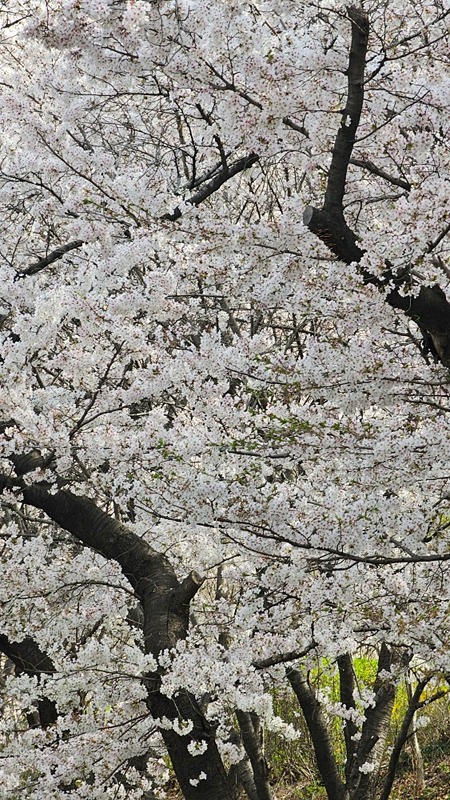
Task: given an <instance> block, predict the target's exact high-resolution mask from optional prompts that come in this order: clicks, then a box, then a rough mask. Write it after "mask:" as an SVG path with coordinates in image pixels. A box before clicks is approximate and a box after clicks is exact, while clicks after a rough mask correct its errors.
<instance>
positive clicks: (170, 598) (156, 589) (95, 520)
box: [3, 478, 237, 800]
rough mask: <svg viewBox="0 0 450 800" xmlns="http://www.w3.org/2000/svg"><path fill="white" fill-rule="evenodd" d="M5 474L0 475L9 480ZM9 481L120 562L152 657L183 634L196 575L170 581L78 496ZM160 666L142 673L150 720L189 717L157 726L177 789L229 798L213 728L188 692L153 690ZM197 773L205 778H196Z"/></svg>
mask: <svg viewBox="0 0 450 800" xmlns="http://www.w3.org/2000/svg"><path fill="white" fill-rule="evenodd" d="M11 484H12V479H11V478H7V479H4V480H3V485H11ZM15 485H16V487H17V486H20V487H21V489H22V496H23V500H24V502H25V503H27V504H28V505H32V506H34V507H36V508H39V509H41V510H42V511H44V512H45V513H46V514H47V515H48V516H49V517H50V519H52V520H54V522H56V523H57V524H58V525H60V526H61V527H62V528H64V530H66V531H68V532H69V533H71V534H72V535H73V536H75V537H76V538H77V539H78V540H79V541H80V542H82V543H83V544H84V545H86V546H87V547H90V548H92V549H94V550H96V551H97V552H99V553H101V554H102V555H103V556H104V557H105V558H107V559H113V560H115V561H117V562H118V564H119V565H120V566H121V568H122V571H123V573H124V575H125V576H126V577H127V578H128V580H129V581H130V583H131V585H132V586H133V588H134V590H135V592H136V594H137V596H138V598H139V599H140V602H141V604H142V608H143V612H144V623H143V629H144V641H145V649H146V652H147V653H151V654H152V655H153V656H155V657H157V656H158V654H159V653H160V652H161V650H165V649H171V648H173V647H174V646H175V645H176V643H177V641H178V640H179V639H180V638H184V637H185V636H186V633H187V629H188V624H189V604H190V601H191V600H192V598H193V597H194V595H195V593H196V592H197V591H198V589H199V587H200V585H201V583H202V579H201V578H200V576H199V575H198V574H197V573H195V572H192V573H191V574H190V575H188V576H187V577H186V578H185V579H184V580H183V581H182V582H180V581H178V579H177V577H176V575H175V573H174V571H173V568H172V565H171V563H170V561H169V559H168V558H167V557H166V556H164V555H162V554H160V553H158V552H157V551H156V550H155V549H153V548H152V547H151V546H150V545H149V544H147V543H146V542H145V541H144V540H143V539H140V538H139V537H138V536H135V535H134V534H133V533H132V532H131V531H129V530H128V529H127V528H126V527H125V526H124V525H122V524H121V523H120V522H118V521H117V520H115V519H113V518H111V517H110V516H109V515H108V514H106V513H105V512H104V511H102V510H101V509H100V508H98V507H97V506H96V504H95V503H94V502H93V501H92V500H90V499H88V498H86V497H78V496H76V495H74V494H72V493H71V492H69V491H59V492H57V493H56V494H50V493H49V492H48V491H47V490H46V489H45V488H44V487H42V486H37V485H34V486H33V485H30V486H26V485H25V484H24V483H23V482H22V481H21V479H20V478H18V479H16V480H15ZM161 676H162V671H160V670H158V671H157V672H155V673H152V674H149V675H147V677H146V686H147V692H148V700H147V703H148V707H149V710H150V711H151V713H152V715H153V716H154V717H155V719H160V718H163V717H165V718H167V719H169V720H171V721H174V720H177V721H185V722H188V723H190V726H191V730H190V732H189V735H186V736H180V735H178V734H177V733H176V732H175V731H174V730H162V731H161V734H162V737H163V739H164V742H165V744H166V747H167V750H168V753H169V756H170V758H171V761H172V764H173V768H174V770H175V773H176V776H177V779H178V782H179V784H180V788H181V790H182V792H183V794H184V796H185V798H186V800H236V796H237V793H236V789H235V788H234V787H233V785H232V782H231V781H230V780H229V778H228V775H227V773H226V770H225V768H224V765H223V763H222V760H221V758H220V755H219V752H218V749H217V744H216V741H215V736H214V730H213V728H212V727H211V725H210V724H209V722H208V721H207V719H206V718H205V716H204V714H203V713H202V711H201V710H200V708H199V705H198V703H197V701H196V699H195V697H193V696H192V695H191V694H190V693H188V692H185V691H181V692H179V693H178V695H177V696H176V697H174V698H173V699H172V698H168V697H166V696H165V695H164V694H163V693H162V692H161V691H160V687H161ZM196 740H197V741H205V742H206V743H207V745H208V747H207V750H206V752H205V753H203V754H201V755H197V756H195V757H193V756H191V754H190V753H189V751H188V749H187V748H188V745H189V744H190V743H191V742H192V741H196ZM201 772H203V773H204V774H205V775H206V779H204V780H200V781H199V783H198V784H197V785H192V783H191V781H192V780H194V781H195V780H196V779H197V778H198V775H199V774H200V773H201Z"/></svg>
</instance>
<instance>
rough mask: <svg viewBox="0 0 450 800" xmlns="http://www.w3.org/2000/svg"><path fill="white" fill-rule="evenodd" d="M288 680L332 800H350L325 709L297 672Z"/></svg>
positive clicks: (304, 679) (290, 671)
mask: <svg viewBox="0 0 450 800" xmlns="http://www.w3.org/2000/svg"><path fill="white" fill-rule="evenodd" d="M286 675H287V678H288V680H289V682H290V684H291V686H292V688H293V690H294V692H295V695H296V697H297V700H298V702H299V705H300V708H301V709H302V712H303V716H304V717H305V721H306V724H307V726H308V730H309V733H310V736H311V740H312V743H313V747H314V753H315V756H316V761H317V766H318V769H319V772H320V775H321V778H322V781H323V785H324V786H325V789H326V792H327V796H328V799H329V800H346V794H345V784H344V782H343V781H342V779H341V776H340V774H339V770H338V766H337V764H336V759H335V757H334V753H333V745H332V742H331V737H330V733H329V730H328V727H327V722H326V720H325V718H324V715H323V712H322V708H321V705H320V703H319V701H318V700H317V698H316V696H315V694H314V692H313V691H312V689H311V687H310V686H309V684H308V681H307V680H306V678H305V677H304V676H303V675H302V673H301V672H300V671H299V670H297V669H288V670H287V673H286Z"/></svg>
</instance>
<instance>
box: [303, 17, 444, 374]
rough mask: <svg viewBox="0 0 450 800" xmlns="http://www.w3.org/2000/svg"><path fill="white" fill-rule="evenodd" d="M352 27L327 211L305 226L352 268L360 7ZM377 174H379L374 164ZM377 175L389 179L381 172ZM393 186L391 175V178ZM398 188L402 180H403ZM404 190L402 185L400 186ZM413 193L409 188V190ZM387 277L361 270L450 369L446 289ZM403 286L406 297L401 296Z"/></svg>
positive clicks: (357, 254)
mask: <svg viewBox="0 0 450 800" xmlns="http://www.w3.org/2000/svg"><path fill="white" fill-rule="evenodd" d="M347 13H348V17H349V19H350V22H351V31H352V37H351V45H350V55H349V64H348V70H347V77H348V86H347V102H346V105H345V108H344V110H343V111H342V114H341V125H340V128H339V130H338V132H337V134H336V138H335V141H334V147H333V153H332V158H331V164H330V168H329V171H328V180H327V185H326V190H325V197H324V203H323V206H322V208H315V207H313V206H307V208H306V209H305V211H304V214H303V221H304V223H305V225H306V226H307V227H308V228H309V230H310V231H311V233H314V234H315V235H316V236H317V237H318V238H319V239H320V240H321V241H322V242H324V244H325V245H326V246H327V247H328V249H329V250H330V251H331V252H332V253H333V254H334V255H335V256H337V257H338V258H339V259H340V260H341V261H344V262H345V263H346V264H352V263H356V264H359V263H360V262H361V260H362V258H363V256H364V250H363V249H362V248H361V247H360V246H359V245H358V243H357V236H356V234H355V232H354V231H352V230H351V228H350V227H349V226H348V224H347V222H346V219H345V216H344V205H343V201H344V196H345V184H346V180H347V172H348V168H349V165H350V164H352V163H353V164H359V165H361V162H360V161H358V160H357V159H352V151H353V146H354V143H355V138H356V133H357V130H358V125H359V122H360V119H361V113H362V109H363V104H364V71H365V63H366V54H367V44H368V38H369V19H368V16H367V14H366V13H365V12H364V11H363V10H362V9H360V8H356V7H354V6H350V7H348V8H347ZM368 163H369V165H370V167H371V168H372V171H374V170H376V168H375V167H374V165H372V164H371V162H368ZM376 173H377V174H379V175H381V177H383V175H382V173H381V172H380V170H377V171H376ZM387 179H388V180H389V181H390V182H392V179H391V177H390V176H388V178H387ZM397 183H398V181H397ZM400 185H401V184H400ZM406 189H407V187H406ZM386 266H387V269H386V271H385V274H384V275H383V276H381V277H380V276H377V275H372V274H371V273H370V272H368V271H367V270H365V269H364V268H361V275H362V277H363V279H364V282H365V283H372V284H374V285H375V286H377V287H378V288H379V289H380V290H382V291H384V292H385V299H386V302H387V303H388V305H390V306H391V307H392V308H397V309H400V310H402V311H403V312H404V313H405V314H406V316H407V317H409V318H410V319H412V320H413V321H414V322H415V323H416V324H417V325H418V326H419V328H420V329H421V331H422V334H423V336H424V339H425V341H426V343H427V348H428V350H429V351H430V352H431V353H432V355H433V356H434V358H435V359H436V360H437V361H440V362H441V364H443V365H444V366H446V367H450V303H449V302H448V300H447V298H446V296H445V294H444V292H443V291H442V289H441V288H440V286H438V285H436V286H422V287H421V288H420V289H419V291H417V292H415V293H414V294H413V293H412V292H411V290H410V278H409V275H408V274H407V273H406V272H405V271H403V272H402V273H401V274H400V275H396V274H395V272H394V271H393V270H392V265H391V264H389V261H387V262H386ZM400 287H402V288H403V289H404V290H405V293H404V294H402V293H401V292H400Z"/></svg>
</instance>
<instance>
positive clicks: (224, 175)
mask: <svg viewBox="0 0 450 800" xmlns="http://www.w3.org/2000/svg"><path fill="white" fill-rule="evenodd" d="M257 161H259V156H258V155H256V153H250V155H248V156H244V157H243V158H240V159H238V161H235V162H234V164H231V166H229V167H227V168H226V169H225V168H224V169H222V170H221V171H220V172H219V173H218V175H216V177H215V178H213V180H212V181H210V183H207V184H206V186H204V187H203V188H202V189H200V190H199V191H198V192H197V193H196V194H194V195H192V197H191V198H190V199H189V200H188V201H187V204H188V205H191V206H199V205H200V203H203V201H204V200H206V199H207V198H208V197H210V196H211V195H212V194H214V192H217V190H218V189H220V187H221V186H223V184H224V183H226V181H229V180H230V178H233V177H234V176H235V175H238V174H239V172H243V171H244V170H246V169H249V168H250V167H252V166H253V164H256V162H257ZM182 214H183V212H182V210H181V209H180V208H179V206H177V207H176V209H175V210H174V211H172V213H171V214H164V216H163V217H162V219H164V220H169V221H170V222H175V221H176V220H177V219H180V217H181V216H182Z"/></svg>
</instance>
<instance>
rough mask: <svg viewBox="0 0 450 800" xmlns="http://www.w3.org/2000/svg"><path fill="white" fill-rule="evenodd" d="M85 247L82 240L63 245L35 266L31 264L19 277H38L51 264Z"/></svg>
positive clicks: (35, 263) (36, 262)
mask: <svg viewBox="0 0 450 800" xmlns="http://www.w3.org/2000/svg"><path fill="white" fill-rule="evenodd" d="M83 245H84V242H83V241H82V240H81V239H75V241H73V242H68V243H67V244H62V245H60V246H59V247H57V248H56V249H55V250H52V251H51V253H49V254H48V255H46V256H45V257H44V258H40V259H39V261H35V262H34V264H30V266H29V267H27V268H26V269H24V270H21V271H20V272H19V274H18V277H19V278H24V277H25V276H26V275H36V273H37V272H41V270H43V269H45V267H48V265H49V264H53V262H54V261H58V260H59V259H60V258H62V257H63V256H64V255H65V254H66V253H69V252H70V250H76V249H77V248H79V247H82V246H83Z"/></svg>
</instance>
